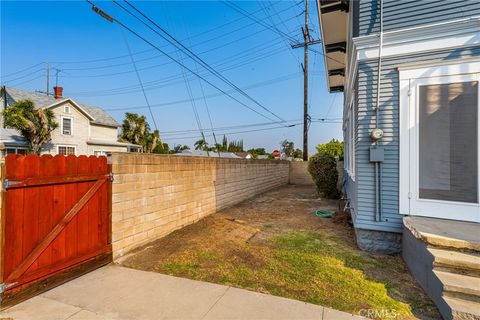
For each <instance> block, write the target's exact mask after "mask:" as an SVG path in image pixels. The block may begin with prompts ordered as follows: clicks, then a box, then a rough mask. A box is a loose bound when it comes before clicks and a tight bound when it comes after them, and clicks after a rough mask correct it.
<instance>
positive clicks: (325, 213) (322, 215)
mask: <svg viewBox="0 0 480 320" xmlns="http://www.w3.org/2000/svg"><path fill="white" fill-rule="evenodd" d="M315 215H316V216H317V217H320V218H331V217H332V213H331V212H330V211H327V210H317V211H315Z"/></svg>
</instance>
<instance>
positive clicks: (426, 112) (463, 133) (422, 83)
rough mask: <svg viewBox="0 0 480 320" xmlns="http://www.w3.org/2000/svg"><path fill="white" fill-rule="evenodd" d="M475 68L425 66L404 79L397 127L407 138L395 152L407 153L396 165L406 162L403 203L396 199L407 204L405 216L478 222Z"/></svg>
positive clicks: (478, 80)
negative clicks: (405, 96) (399, 126)
mask: <svg viewBox="0 0 480 320" xmlns="http://www.w3.org/2000/svg"><path fill="white" fill-rule="evenodd" d="M475 67H478V65H473V68H470V70H469V68H463V69H462V68H451V70H450V72H448V67H447V69H445V67H444V70H443V72H438V70H436V69H438V68H431V69H428V68H425V69H421V70H420V72H410V75H411V76H410V77H407V78H408V91H407V96H408V98H407V99H406V100H407V101H408V106H407V104H405V103H404V104H402V106H401V108H402V107H403V108H405V107H407V108H408V111H406V112H404V113H403V115H402V120H403V122H406V124H405V123H404V124H403V126H401V130H403V131H404V132H403V134H401V139H402V138H403V139H408V147H407V145H406V143H405V141H403V143H402V145H403V148H401V152H402V151H403V152H404V153H407V154H402V156H401V161H404V162H407V163H408V174H407V176H408V181H405V180H406V179H405V177H404V178H403V184H402V186H403V188H407V189H408V191H407V192H403V196H404V197H405V196H406V197H407V198H408V199H407V200H406V199H401V202H403V203H406V202H407V201H408V213H407V214H410V215H418V216H428V217H436V218H443V219H452V220H463V221H475V222H480V179H479V176H480V170H479V169H480V152H479V151H480V147H479V141H480V139H479V137H480V134H479V131H480V130H479V128H480V125H479V123H480V121H479V119H480V116H479V114H480V105H479V100H480V99H479V96H480V73H478V72H475V71H476V68H475ZM455 70H457V71H455ZM417 71H418V70H417ZM446 71H447V72H446ZM469 71H470V72H469ZM472 71H473V72H472ZM407 74H408V73H407ZM405 80H407V79H405V76H404V77H403V80H402V81H403V85H405V84H406V82H405ZM404 111H405V110H404ZM406 128H407V133H405V129H406ZM403 167H404V168H405V165H404V166H403ZM401 171H403V172H401V174H405V173H406V172H405V170H401ZM401 179H402V178H401ZM405 193H406V194H405ZM405 210H407V209H406V208H405V206H403V211H405ZM402 213H406V212H402Z"/></svg>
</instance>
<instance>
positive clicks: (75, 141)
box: [43, 102, 116, 155]
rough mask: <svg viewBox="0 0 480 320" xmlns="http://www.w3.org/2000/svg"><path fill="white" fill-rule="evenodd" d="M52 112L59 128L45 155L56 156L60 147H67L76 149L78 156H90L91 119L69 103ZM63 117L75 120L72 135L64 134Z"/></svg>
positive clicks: (53, 133)
mask: <svg viewBox="0 0 480 320" xmlns="http://www.w3.org/2000/svg"><path fill="white" fill-rule="evenodd" d="M65 105H70V113H65V111H64V106H65ZM51 110H52V111H53V113H54V114H55V118H56V119H57V122H58V128H57V129H55V130H53V132H52V143H50V144H47V145H45V146H44V148H43V150H44V151H43V153H48V154H52V155H56V154H57V146H58V145H67V146H75V147H76V155H81V154H88V147H87V139H88V136H89V133H90V131H89V130H90V129H89V127H90V119H88V118H87V117H86V116H85V115H84V114H83V113H81V112H80V111H78V109H77V108H76V107H74V106H73V105H71V104H70V103H68V102H66V103H62V104H60V105H58V106H56V107H54V108H52V109H51ZM62 116H65V117H71V118H73V124H72V135H64V134H62V123H61V122H62V120H61V117H62ZM115 141H116V140H115Z"/></svg>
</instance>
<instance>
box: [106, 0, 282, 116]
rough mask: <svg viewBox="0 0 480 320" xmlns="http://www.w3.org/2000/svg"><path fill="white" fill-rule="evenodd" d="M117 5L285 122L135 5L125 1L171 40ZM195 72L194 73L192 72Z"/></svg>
mask: <svg viewBox="0 0 480 320" xmlns="http://www.w3.org/2000/svg"><path fill="white" fill-rule="evenodd" d="M112 1H113V2H114V3H115V4H116V5H118V6H119V7H120V8H122V9H123V10H125V11H126V12H127V13H129V14H130V15H132V16H133V17H135V18H136V19H137V20H138V21H140V22H141V23H142V24H144V25H145V26H147V27H148V28H149V29H150V30H152V31H154V32H155V33H156V34H158V35H159V36H160V37H162V38H163V39H165V40H166V41H168V42H169V43H171V44H172V45H173V46H175V47H176V48H177V49H179V50H180V51H182V52H183V53H185V54H186V55H187V56H189V57H190V58H191V59H193V60H195V61H197V62H198V63H199V64H200V65H202V66H203V67H204V68H206V69H207V70H209V71H210V72H211V73H212V74H214V75H215V76H216V77H217V78H219V79H220V80H222V81H223V82H225V83H227V84H228V85H230V86H231V87H232V88H234V89H235V90H237V91H238V92H239V93H240V94H241V95H243V96H244V97H245V98H247V99H249V100H250V101H252V102H253V103H255V104H256V105H257V106H259V107H261V108H262V109H263V110H265V111H267V112H268V113H270V114H271V115H273V116H274V117H276V118H277V119H279V120H280V121H283V119H282V118H281V117H280V116H278V115H277V114H276V113H274V112H273V111H271V110H270V109H268V108H267V107H265V106H264V105H263V104H261V103H260V102H258V101H257V100H256V99H254V98H252V97H251V96H250V95H248V94H247V93H246V92H244V91H242V90H241V89H240V88H239V87H238V86H236V85H235V84H234V83H233V82H231V81H230V80H229V79H227V78H226V77H225V76H223V75H222V74H220V73H219V72H218V71H217V70H215V69H214V68H213V67H212V66H210V64H208V63H207V62H205V60H203V59H202V58H200V57H199V56H198V55H197V54H195V53H194V52H193V51H191V50H190V49H189V48H187V47H186V46H185V45H183V44H182V43H181V42H180V41H178V40H177V39H176V38H175V37H174V36H172V35H171V34H170V33H169V32H168V31H166V30H165V29H164V28H162V27H161V26H160V25H158V24H157V23H156V22H155V21H153V20H152V19H151V18H149V17H148V16H147V15H146V14H144V13H143V12H142V11H140V10H139V9H138V8H136V7H135V6H134V5H133V4H131V3H130V2H129V1H127V0H125V3H126V4H127V5H129V6H130V7H131V8H132V9H134V10H135V11H136V12H137V13H138V14H140V15H141V16H142V17H143V18H145V19H147V20H148V21H149V22H150V23H152V24H153V25H154V26H155V27H157V28H158V29H159V30H160V31H161V32H163V33H164V34H165V35H166V36H167V37H168V38H169V39H170V40H169V39H167V38H166V37H165V36H164V35H162V34H161V33H159V32H158V31H156V30H155V29H153V28H152V27H150V26H149V25H148V24H147V23H145V22H144V21H143V20H142V19H140V18H138V17H137V16H136V15H134V14H133V13H131V12H130V11H129V10H128V9H126V8H125V7H124V6H122V5H121V4H120V3H118V2H117V1H116V0H112ZM189 71H191V70H189ZM191 72H193V71H191Z"/></svg>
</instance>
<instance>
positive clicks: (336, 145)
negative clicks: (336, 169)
mask: <svg viewBox="0 0 480 320" xmlns="http://www.w3.org/2000/svg"><path fill="white" fill-rule="evenodd" d="M343 147H344V146H343V142H340V141H338V140H336V139H332V140H330V141H329V142H327V143H323V144H319V145H318V146H317V152H318V153H326V154H328V155H329V156H332V157H335V158H336V159H338V160H343Z"/></svg>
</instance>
